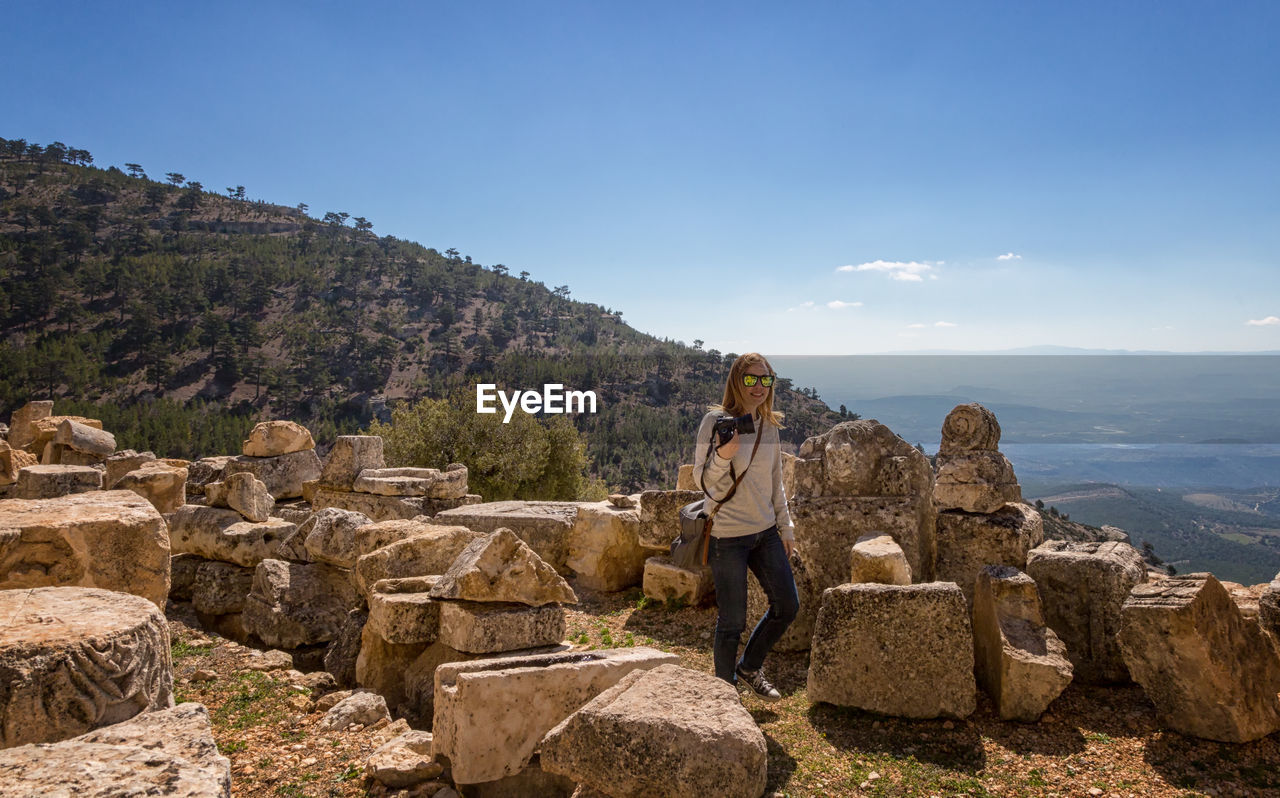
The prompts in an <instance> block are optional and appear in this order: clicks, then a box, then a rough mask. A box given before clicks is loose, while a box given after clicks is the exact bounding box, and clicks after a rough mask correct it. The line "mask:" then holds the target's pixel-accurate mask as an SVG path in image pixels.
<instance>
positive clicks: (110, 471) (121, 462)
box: [102, 449, 156, 490]
mask: <svg viewBox="0 0 1280 798" xmlns="http://www.w3.org/2000/svg"><path fill="white" fill-rule="evenodd" d="M155 459H156V456H155V454H153V453H151V452H135V451H134V450H133V449H122V450H120V451H118V452H116V453H115V454H113V455H111V456H110V457H108V458H107V459H106V460H104V461H103V463H102V464H103V466H104V467H105V468H106V473H105V475H104V476H103V478H102V487H104V488H106V489H107V490H111V489H112V488H114V487H115V486H116V482H118V481H119V480H120V477H122V476H124V475H125V474H127V473H129V472H130V471H136V470H138V469H139V468H141V467H142V464H143V463H153V462H155Z"/></svg>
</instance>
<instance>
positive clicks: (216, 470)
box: [187, 454, 235, 496]
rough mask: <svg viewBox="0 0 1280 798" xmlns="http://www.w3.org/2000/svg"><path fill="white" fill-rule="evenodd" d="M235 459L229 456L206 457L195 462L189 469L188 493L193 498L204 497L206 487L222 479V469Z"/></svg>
mask: <svg viewBox="0 0 1280 798" xmlns="http://www.w3.org/2000/svg"><path fill="white" fill-rule="evenodd" d="M234 459H235V458H234V457H232V456H231V455H229V454H224V455H219V456H217V457H204V458H201V459H199V460H195V461H193V462H192V463H191V465H190V466H188V467H187V493H189V494H191V495H193V496H202V495H204V486H205V485H207V484H209V483H210V482H218V481H220V480H221V479H222V469H224V468H225V467H226V465H227V463H229V462H231V461H232V460H234Z"/></svg>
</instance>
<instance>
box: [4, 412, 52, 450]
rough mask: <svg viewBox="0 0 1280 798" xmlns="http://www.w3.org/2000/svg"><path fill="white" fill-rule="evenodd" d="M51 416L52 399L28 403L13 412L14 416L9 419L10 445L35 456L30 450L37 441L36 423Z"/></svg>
mask: <svg viewBox="0 0 1280 798" xmlns="http://www.w3.org/2000/svg"><path fill="white" fill-rule="evenodd" d="M51 415H53V400H52V399H39V400H36V401H34V402H27V403H26V404H25V405H23V406H22V407H20V408H18V409H17V410H15V411H13V415H12V416H10V417H9V440H8V443H9V445H10V446H12V447H13V448H14V449H26V450H27V453H28V454H35V452H34V451H32V450H31V449H29V448H28V447H30V446H31V444H32V443H33V442H34V441H35V439H36V430H35V423H36V422H37V421H39V420H40V419H42V418H48V417H49V416H51Z"/></svg>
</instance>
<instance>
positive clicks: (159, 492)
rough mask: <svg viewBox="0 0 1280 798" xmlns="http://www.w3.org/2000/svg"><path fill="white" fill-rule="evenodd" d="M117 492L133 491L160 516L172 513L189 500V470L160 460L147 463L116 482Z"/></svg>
mask: <svg viewBox="0 0 1280 798" xmlns="http://www.w3.org/2000/svg"><path fill="white" fill-rule="evenodd" d="M115 490H131V491H133V492H134V493H136V494H138V495H139V496H141V497H142V498H144V499H146V500H147V501H149V502H151V504H152V506H154V507H155V508H156V510H157V511H158V512H159V513H160V514H162V515H164V514H167V513H172V512H174V511H175V510H177V509H178V508H179V507H181V506H182V505H183V504H184V503H185V502H186V500H187V469H185V468H174V467H173V466H170V465H167V464H165V463H162V462H160V461H159V460H155V461H151V462H146V463H143V464H142V465H141V466H139V467H138V468H137V469H136V470H134V471H130V472H128V473H127V474H125V475H124V476H122V477H120V478H119V479H118V480H116V484H115Z"/></svg>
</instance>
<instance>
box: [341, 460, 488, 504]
mask: <svg viewBox="0 0 1280 798" xmlns="http://www.w3.org/2000/svg"><path fill="white" fill-rule="evenodd" d="M352 490H354V491H357V492H361V493H376V494H379V495H382V496H429V497H431V498H433V499H461V498H462V497H463V496H466V495H467V467H466V466H463V465H456V466H453V467H451V468H450V470H447V471H441V470H440V469H438V468H366V469H365V470H364V471H361V472H360V475H359V476H358V477H356V481H355V484H354V485H353V486H352Z"/></svg>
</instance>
